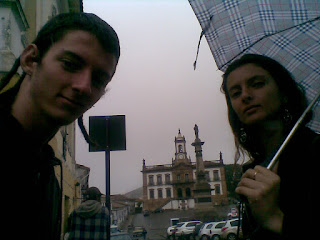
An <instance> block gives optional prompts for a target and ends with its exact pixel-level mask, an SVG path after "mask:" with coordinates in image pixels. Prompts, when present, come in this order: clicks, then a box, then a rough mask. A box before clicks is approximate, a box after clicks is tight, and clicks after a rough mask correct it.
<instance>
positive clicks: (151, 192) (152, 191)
mask: <svg viewBox="0 0 320 240" xmlns="http://www.w3.org/2000/svg"><path fill="white" fill-rule="evenodd" d="M149 195H150V199H153V198H154V190H153V189H150V190H149Z"/></svg>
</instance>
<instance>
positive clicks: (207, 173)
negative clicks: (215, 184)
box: [206, 171, 210, 182]
mask: <svg viewBox="0 0 320 240" xmlns="http://www.w3.org/2000/svg"><path fill="white" fill-rule="evenodd" d="M206 179H207V181H208V182H210V175H209V172H207V171H206Z"/></svg>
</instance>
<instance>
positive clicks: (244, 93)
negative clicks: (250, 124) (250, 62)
mask: <svg viewBox="0 0 320 240" xmlns="http://www.w3.org/2000/svg"><path fill="white" fill-rule="evenodd" d="M241 99H242V101H243V102H245V103H248V102H249V101H250V100H251V99H252V94H251V92H250V91H249V89H247V88H245V89H243V90H242V94H241Z"/></svg>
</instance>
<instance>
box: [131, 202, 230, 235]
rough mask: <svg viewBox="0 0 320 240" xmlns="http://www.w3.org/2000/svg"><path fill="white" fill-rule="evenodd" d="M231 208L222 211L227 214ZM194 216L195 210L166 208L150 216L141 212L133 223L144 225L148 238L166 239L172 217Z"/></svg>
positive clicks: (188, 218)
mask: <svg viewBox="0 0 320 240" xmlns="http://www.w3.org/2000/svg"><path fill="white" fill-rule="evenodd" d="M229 209H230V207H225V208H223V209H222V211H223V212H225V216H227V212H228V210H229ZM192 216H194V210H187V211H186V210H185V211H179V210H175V211H174V210H166V211H164V212H160V213H152V214H150V215H149V216H143V214H141V213H139V214H135V215H134V216H133V219H132V225H133V226H143V227H144V228H145V229H146V230H147V236H146V239H147V240H163V239H166V231H167V228H168V227H169V226H170V218H176V217H178V218H180V221H183V220H191V219H190V218H191V217H192ZM193 220H198V219H193ZM140 239H143V238H140ZM140 239H139V240H140Z"/></svg>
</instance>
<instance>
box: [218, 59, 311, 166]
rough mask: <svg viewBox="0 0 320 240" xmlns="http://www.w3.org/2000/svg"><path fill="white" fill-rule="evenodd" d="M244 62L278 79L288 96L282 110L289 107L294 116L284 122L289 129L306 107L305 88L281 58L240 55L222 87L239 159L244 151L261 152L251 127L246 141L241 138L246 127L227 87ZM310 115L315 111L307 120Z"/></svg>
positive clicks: (252, 154) (226, 74) (281, 90)
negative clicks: (238, 114) (276, 59)
mask: <svg viewBox="0 0 320 240" xmlns="http://www.w3.org/2000/svg"><path fill="white" fill-rule="evenodd" d="M245 64H254V65H256V66H258V67H261V68H263V69H264V70H266V71H267V72H268V73H269V74H270V75H271V76H272V78H273V79H274V80H275V82H276V84H277V86H278V88H279V90H280V93H281V94H282V96H283V97H284V98H285V99H286V102H285V103H282V111H284V109H287V111H288V112H289V113H290V114H291V116H292V120H291V121H290V123H288V124H286V126H285V127H286V129H285V131H286V133H288V132H289V131H290V130H291V128H292V126H293V125H294V123H295V122H296V121H297V120H298V118H299V117H300V115H301V114H302V113H303V111H304V110H305V109H306V107H307V101H306V97H305V94H304V92H303V90H302V88H301V87H300V86H299V85H298V84H297V83H296V82H295V80H294V79H293V77H292V76H291V74H290V73H289V71H288V70H287V69H286V68H284V67H283V66H282V65H281V64H280V63H279V62H277V61H275V60H273V59H271V58H269V57H266V56H263V55H257V54H246V55H244V56H242V57H241V58H240V59H238V60H235V61H234V62H233V63H232V64H230V65H229V66H228V68H227V70H226V71H225V73H224V74H223V82H222V85H221V91H222V92H223V93H224V94H225V97H226V101H227V106H228V118H229V123H230V126H231V128H232V132H233V134H234V138H235V144H236V148H237V152H236V155H235V162H237V161H238V160H239V158H240V157H241V155H242V156H244V154H248V155H249V157H250V158H255V157H256V156H257V154H261V149H259V145H258V144H257V141H256V139H255V137H254V133H252V132H250V130H249V129H246V133H247V139H246V141H245V142H241V141H240V135H241V130H240V129H241V128H245V126H244V125H243V124H242V123H241V122H240V120H239V118H238V116H237V114H236V112H235V111H234V110H233V108H232V105H231V99H230V96H229V93H228V90H227V80H228V76H229V74H230V73H231V72H233V71H234V70H235V69H237V68H239V67H241V66H243V65H245ZM311 115H312V113H311V114H310V116H308V119H307V120H306V121H309V120H310V118H311Z"/></svg>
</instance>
